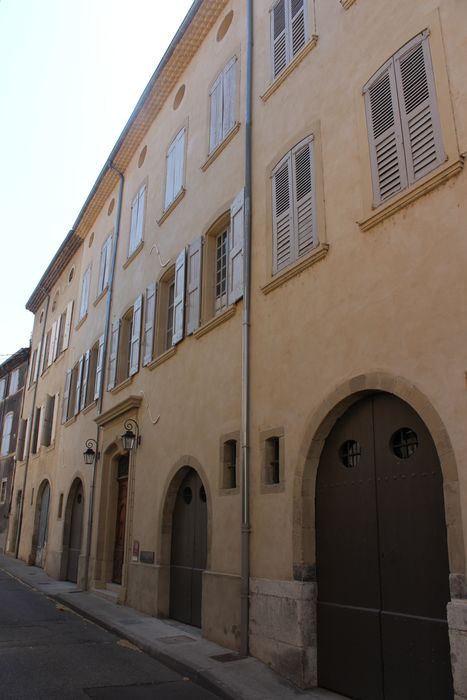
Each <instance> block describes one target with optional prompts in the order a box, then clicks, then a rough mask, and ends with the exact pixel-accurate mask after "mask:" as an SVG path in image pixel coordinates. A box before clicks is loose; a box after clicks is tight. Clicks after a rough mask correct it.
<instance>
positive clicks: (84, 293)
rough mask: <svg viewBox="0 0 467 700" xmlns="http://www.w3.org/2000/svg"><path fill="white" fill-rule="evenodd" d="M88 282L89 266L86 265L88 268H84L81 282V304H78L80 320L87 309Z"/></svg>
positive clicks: (89, 280) (89, 279)
mask: <svg viewBox="0 0 467 700" xmlns="http://www.w3.org/2000/svg"><path fill="white" fill-rule="evenodd" d="M90 282H91V268H90V267H88V268H86V270H85V272H84V275H83V281H82V284H81V305H80V309H79V318H80V320H81V319H82V318H83V317H84V316H86V314H87V311H88V304H89V286H90Z"/></svg>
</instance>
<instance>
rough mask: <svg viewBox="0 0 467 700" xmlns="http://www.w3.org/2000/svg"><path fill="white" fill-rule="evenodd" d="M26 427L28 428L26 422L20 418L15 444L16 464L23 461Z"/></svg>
mask: <svg viewBox="0 0 467 700" xmlns="http://www.w3.org/2000/svg"><path fill="white" fill-rule="evenodd" d="M27 426H28V421H27V420H24V419H23V418H20V419H19V424H18V440H17V442H16V461H17V462H22V461H23V459H24V452H25V443H26V430H27Z"/></svg>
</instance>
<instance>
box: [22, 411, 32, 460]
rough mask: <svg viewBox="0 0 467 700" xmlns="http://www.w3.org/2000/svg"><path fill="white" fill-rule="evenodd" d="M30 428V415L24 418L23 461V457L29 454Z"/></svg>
mask: <svg viewBox="0 0 467 700" xmlns="http://www.w3.org/2000/svg"><path fill="white" fill-rule="evenodd" d="M31 428H32V419H31V416H29V417H28V418H27V420H26V437H25V438H24V454H23V461H24V460H25V459H27V456H28V454H29V447H30V445H31Z"/></svg>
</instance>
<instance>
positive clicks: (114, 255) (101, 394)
mask: <svg viewBox="0 0 467 700" xmlns="http://www.w3.org/2000/svg"><path fill="white" fill-rule="evenodd" d="M107 167H108V168H109V170H113V171H114V172H116V173H117V175H118V176H119V178H120V185H119V189H118V200H117V210H116V212H115V233H114V242H113V248H112V264H111V266H110V275H109V288H108V291H107V303H106V307H105V321H104V345H103V346H102V372H101V378H100V381H101V386H100V391H99V400H98V402H97V415H98V416H100V414H101V413H102V402H103V398H104V386H105V368H106V365H107V361H106V359H107V347H108V337H109V327H110V312H111V308H112V291H113V282H114V273H115V262H116V260H117V246H118V238H119V235H120V221H121V214H122V199H123V185H124V183H125V177H124V175H123V173H121V172H120V170H117V168H116V167H115V166H114V165H113V163H112V162H111V161H109V162H108V163H107ZM99 432H100V428H99V426H97V433H96V443H97V446H96V456H95V458H94V463H93V465H92V474H91V483H90V486H89V511H88V537H87V542H86V560H85V571H84V587H85V590H87V589H88V588H89V581H88V577H89V560H90V557H91V540H92V526H93V511H94V482H95V477H96V463H97V453H98V451H99Z"/></svg>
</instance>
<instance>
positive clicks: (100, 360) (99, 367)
mask: <svg viewBox="0 0 467 700" xmlns="http://www.w3.org/2000/svg"><path fill="white" fill-rule="evenodd" d="M103 369H104V336H103V335H101V337H100V338H99V347H98V350H97V362H96V383H95V386H94V401H97V399H98V398H99V397H100V395H101V387H102V379H103Z"/></svg>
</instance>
